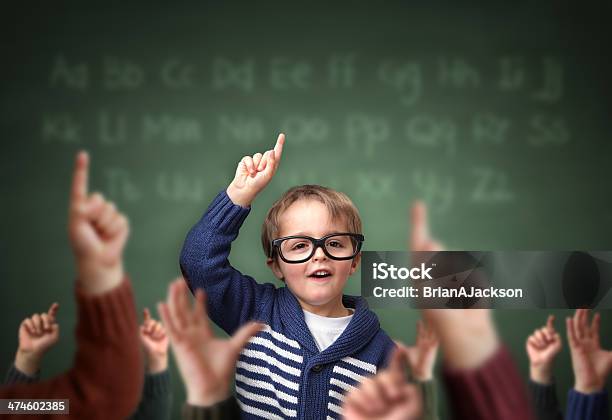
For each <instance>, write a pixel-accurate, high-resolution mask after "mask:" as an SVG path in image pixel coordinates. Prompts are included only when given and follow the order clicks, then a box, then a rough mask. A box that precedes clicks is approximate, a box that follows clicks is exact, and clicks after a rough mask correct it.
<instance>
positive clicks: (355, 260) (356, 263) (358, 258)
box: [350, 252, 361, 275]
mask: <svg viewBox="0 0 612 420" xmlns="http://www.w3.org/2000/svg"><path fill="white" fill-rule="evenodd" d="M360 262H361V252H359V254H357V255H355V258H353V261H351V274H350V275H353V273H354V272H355V271H357V267H359V263H360Z"/></svg>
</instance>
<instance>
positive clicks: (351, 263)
mask: <svg viewBox="0 0 612 420" xmlns="http://www.w3.org/2000/svg"><path fill="white" fill-rule="evenodd" d="M279 222H280V226H279V235H278V236H279V237H284V236H291V235H305V236H310V237H313V238H321V237H323V236H325V235H328V234H330V233H344V232H347V231H348V230H347V225H346V222H345V220H344V219H341V220H332V218H331V215H330V213H329V211H328V210H327V208H326V207H325V205H324V204H323V203H321V202H320V201H317V200H309V199H303V200H298V201H296V202H295V203H293V204H292V205H291V206H290V207H289V208H288V209H287V210H286V211H285V212H284V213H283V214H281V216H280V220H279ZM360 257H361V255H357V256H356V257H355V258H354V259H352V260H345V261H337V260H332V259H330V258H329V257H328V256H327V255H325V253H324V252H323V250H322V249H321V248H317V249H316V251H315V253H314V255H313V256H312V258H310V259H309V260H308V261H306V262H303V263H298V264H289V263H286V262H284V261H283V260H281V259H280V258H279V257H278V256H276V257H275V258H274V259H273V260H268V265H269V266H270V268H271V269H272V271H273V272H274V274H275V275H276V277H278V278H280V279H284V280H285V283H286V284H287V287H289V289H290V290H291V292H292V293H293V294H294V296H295V297H297V299H298V300H299V302H300V304H301V305H302V308H303V309H306V310H307V311H309V312H313V313H318V314H320V315H323V316H330V315H337V314H338V313H339V312H338V311H339V310H341V309H342V290H343V289H344V285H345V283H346V281H347V279H348V277H349V276H350V275H351V274H353V273H354V272H355V270H356V268H357V264H359V260H360ZM318 270H326V271H328V272H330V273H331V275H330V276H328V277H323V278H317V277H315V276H313V274H314V273H315V272H316V271H318ZM344 315H346V314H344ZM337 316H340V315H337Z"/></svg>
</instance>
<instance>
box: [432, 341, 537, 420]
mask: <svg viewBox="0 0 612 420" xmlns="http://www.w3.org/2000/svg"><path fill="white" fill-rule="evenodd" d="M443 373H444V375H443V376H444V384H445V386H446V389H447V395H448V396H449V401H450V406H451V412H452V413H453V418H456V419H471V420H485V419H498V420H510V419H533V418H534V416H533V413H532V409H531V406H530V401H529V398H528V395H527V390H526V389H525V385H524V384H523V382H522V380H521V377H520V375H519V372H518V370H517V369H516V367H515V366H514V362H513V360H512V357H511V356H510V353H509V352H508V350H506V348H505V347H500V348H499V349H498V350H497V351H496V352H495V353H494V354H493V355H492V356H491V357H490V358H489V360H487V361H486V362H485V363H484V364H483V365H482V366H479V367H478V368H476V369H471V370H451V369H449V368H448V367H445V368H444V369H443Z"/></svg>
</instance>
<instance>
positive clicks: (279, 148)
mask: <svg viewBox="0 0 612 420" xmlns="http://www.w3.org/2000/svg"><path fill="white" fill-rule="evenodd" d="M284 144H285V135H284V134H283V133H280V134H279V135H278V139H277V140H276V145H275V146H274V159H276V160H277V161H279V160H280V158H281V155H282V154H283V145H284Z"/></svg>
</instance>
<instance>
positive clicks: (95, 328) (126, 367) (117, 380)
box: [0, 153, 143, 418]
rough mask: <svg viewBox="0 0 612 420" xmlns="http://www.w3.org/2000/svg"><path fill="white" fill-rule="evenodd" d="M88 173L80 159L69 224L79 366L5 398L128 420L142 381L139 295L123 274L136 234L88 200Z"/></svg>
mask: <svg viewBox="0 0 612 420" xmlns="http://www.w3.org/2000/svg"><path fill="white" fill-rule="evenodd" d="M88 168H89V159H88V156H87V155H86V154H85V153H79V155H78V156H77V159H76V166H75V170H74V178H73V187H72V193H71V199H70V215H69V220H68V232H69V237H70V244H71V246H72V249H73V252H74V256H75V263H76V269H77V282H76V288H75V289H76V301H77V307H78V322H77V326H76V340H77V350H76V355H75V357H74V360H75V361H74V366H73V367H72V368H71V369H70V370H69V371H68V372H66V373H64V374H63V375H60V376H57V377H55V378H53V379H50V380H47V381H42V382H39V383H36V384H23V385H13V386H11V387H6V388H2V389H0V398H34V399H36V398H63V399H69V400H70V416H72V417H73V418H88V417H91V416H92V413H95V415H96V417H99V418H125V417H127V416H129V415H130V414H131V413H132V412H133V410H134V409H135V408H136V405H137V404H138V401H139V399H140V391H141V389H142V381H143V379H142V378H143V370H142V358H141V354H140V348H139V342H138V334H137V331H138V326H137V321H136V308H135V305H134V296H133V293H132V288H131V286H130V283H129V281H127V280H126V277H125V274H124V272H123V249H124V246H125V243H126V241H127V237H128V232H129V228H128V223H127V219H126V218H125V217H124V216H123V215H122V214H121V213H119V212H118V211H117V210H116V208H115V206H114V205H113V204H111V203H109V202H107V201H106V200H104V198H103V197H102V195H100V194H93V195H89V193H88V191H87V178H88Z"/></svg>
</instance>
